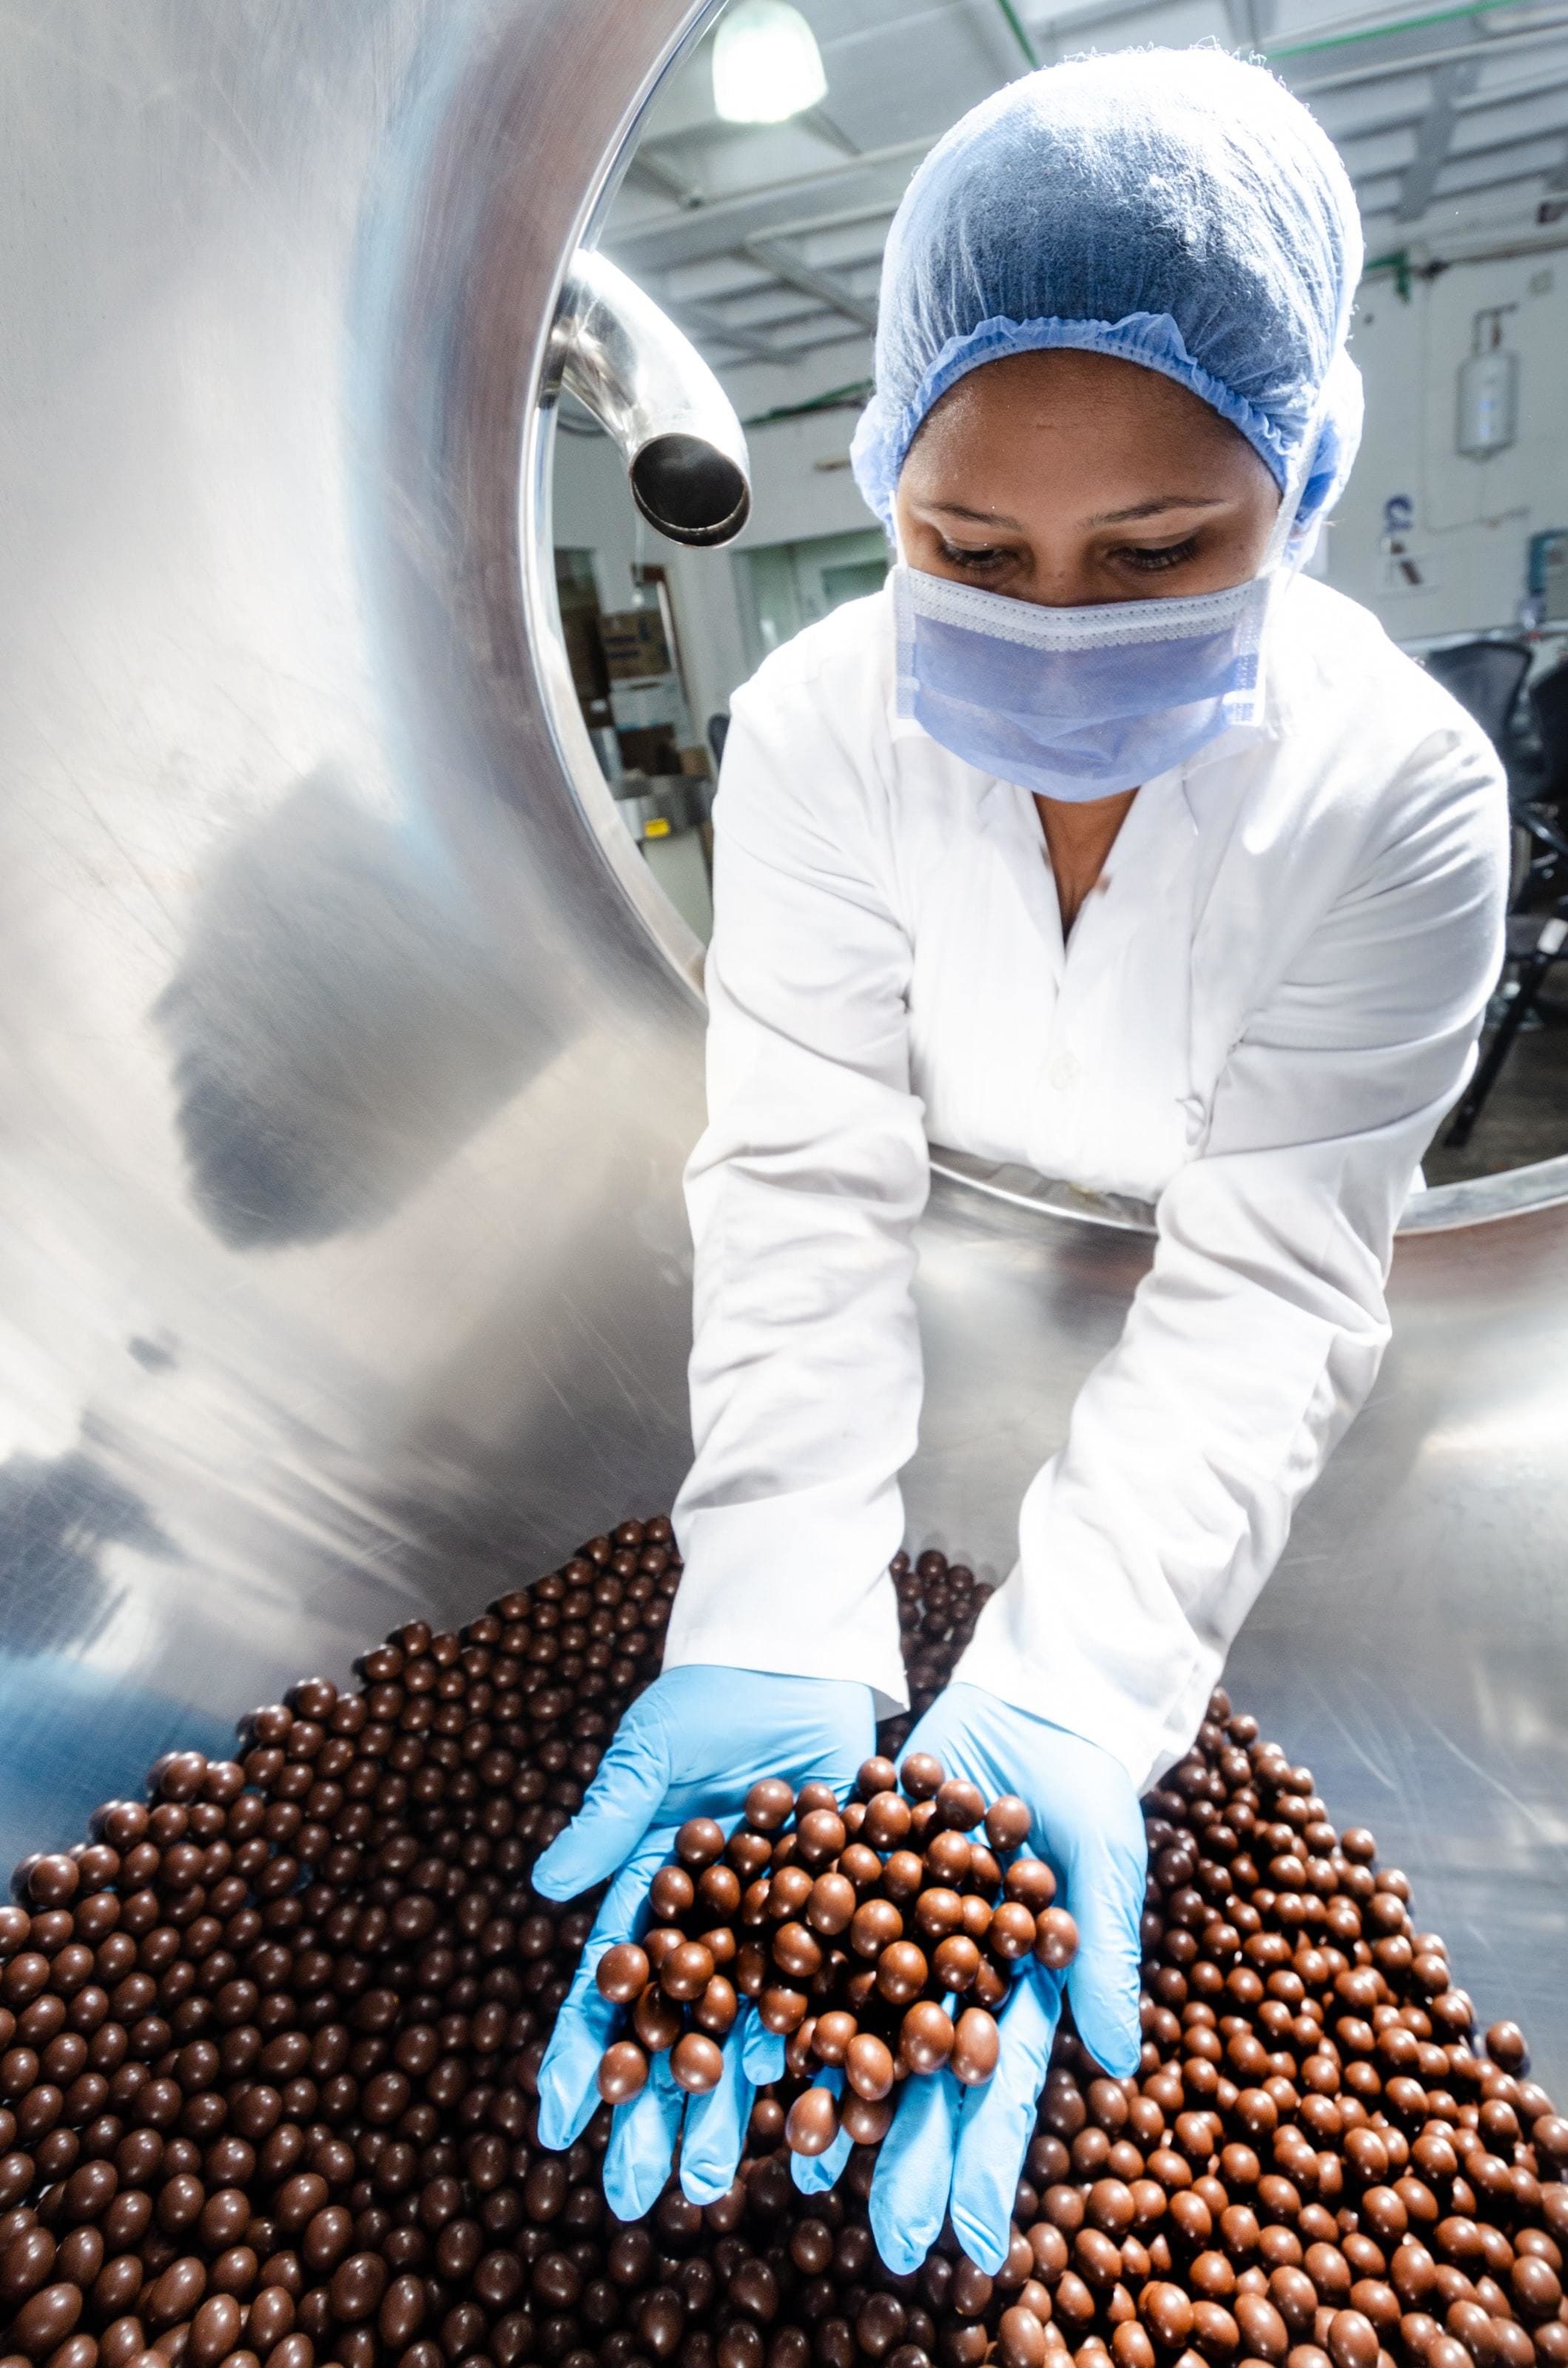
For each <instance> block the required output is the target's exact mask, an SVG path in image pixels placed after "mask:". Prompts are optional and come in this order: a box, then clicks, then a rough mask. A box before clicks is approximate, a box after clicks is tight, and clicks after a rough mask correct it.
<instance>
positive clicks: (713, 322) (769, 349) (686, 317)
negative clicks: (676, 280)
mask: <svg viewBox="0 0 1568 2368" xmlns="http://www.w3.org/2000/svg"><path fill="white" fill-rule="evenodd" d="M659 301H660V302H661V303H665V310H666V311H668V312H670V313H674V314H675V316H676V320H677V321H678V322H679V323H680V324H681V325H682V326H683V327H684V328H686V329H687V331H688V333H690V334H691V335H693V336H696V337H697V338H698V339H699V341H700V342H702V343H704V344H709V345H718V344H722V345H726V346H733V347H734V348H735V351H736V352H737V353H742V354H744V355H746V356H747V357H748V359H750V360H752V361H756V362H792V361H793V360H794V359H795V356H794V354H793V352H792V351H791V349H790V347H788V346H780V345H777V344H775V342H774V340H773V339H772V338H771V337H763V336H758V335H757V333H756V330H755V329H742V328H737V327H735V326H734V325H733V324H732V323H731V322H729V321H726V320H725V318H724V315H723V313H721V312H720V311H718V310H717V308H716V307H715V306H713V305H711V304H695V303H688V302H687V301H686V300H685V299H684V298H683V297H679V296H676V297H672V298H670V299H669V300H668V301H667V302H666V301H665V299H664V298H663V297H661V298H660V300H659Z"/></svg>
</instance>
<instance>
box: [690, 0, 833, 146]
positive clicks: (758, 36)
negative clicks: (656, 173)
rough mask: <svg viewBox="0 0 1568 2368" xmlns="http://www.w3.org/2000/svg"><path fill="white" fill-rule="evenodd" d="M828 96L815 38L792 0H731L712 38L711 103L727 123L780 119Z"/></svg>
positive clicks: (825, 78) (797, 113)
mask: <svg viewBox="0 0 1568 2368" xmlns="http://www.w3.org/2000/svg"><path fill="white" fill-rule="evenodd" d="M826 96H827V75H826V74H825V73H824V71H823V63H822V51H820V50H819V49H818V47H817V38H816V35H815V34H814V33H813V32H812V28H811V27H810V26H809V25H808V24H807V22H806V20H805V18H804V17H802V16H801V12H800V10H799V9H798V8H794V7H791V6H790V0H735V6H733V8H732V9H730V11H729V13H728V14H727V15H726V16H725V17H723V19H722V22H721V24H720V26H719V29H718V31H717V32H716V33H715V35H714V36H713V105H714V108H716V110H717V111H718V113H719V115H720V116H721V117H722V120H723V121H724V122H726V123H783V122H785V121H786V120H788V119H789V118H790V116H791V115H799V114H800V113H801V110H802V109H803V108H808V107H815V106H816V104H817V102H818V100H819V99H823V98H825V97H826Z"/></svg>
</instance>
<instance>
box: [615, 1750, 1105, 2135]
mask: <svg viewBox="0 0 1568 2368" xmlns="http://www.w3.org/2000/svg"><path fill="white" fill-rule="evenodd" d="M982 1828H983V1838H982V1839H971V1836H974V1835H975V1834H976V1833H977V1832H979V1831H980V1829H982ZM1028 1832H1029V1813H1028V1809H1027V1808H1026V1806H1025V1805H1024V1804H1023V1802H1022V1801H1020V1800H1019V1799H1017V1796H1016V1795H1015V1794H1012V1793H1006V1794H1004V1795H1003V1797H1002V1798H1001V1799H1000V1800H996V1801H993V1802H992V1803H991V1804H990V1806H989V1807H987V1806H986V1804H985V1802H984V1800H983V1797H982V1795H981V1793H980V1792H979V1790H978V1789H977V1787H976V1786H974V1785H973V1784H971V1783H967V1782H964V1781H963V1780H962V1779H961V1778H960V1777H949V1775H948V1774H947V1772H946V1770H944V1769H943V1768H942V1767H941V1766H940V1765H939V1764H938V1762H937V1760H935V1759H933V1758H932V1757H931V1755H930V1754H929V1753H928V1752H920V1751H914V1752H911V1753H910V1754H909V1755H908V1757H907V1758H906V1759H905V1760H904V1763H903V1770H902V1772H901V1771H900V1770H896V1769H895V1768H894V1766H893V1764H892V1760H891V1759H881V1758H877V1759H868V1760H867V1761H866V1763H865V1765H864V1766H863V1767H862V1769H861V1770H860V1772H859V1777H858V1782H857V1785H856V1789H855V1796H854V1798H853V1799H851V1800H848V1801H846V1802H844V1803H843V1804H840V1803H839V1801H838V1800H837V1798H836V1797H835V1793H834V1792H833V1790H832V1788H831V1786H829V1785H827V1784H818V1783H808V1784H803V1785H802V1786H801V1790H800V1792H799V1793H798V1794H797V1793H795V1792H794V1791H793V1790H792V1789H791V1787H790V1785H789V1784H788V1783H786V1782H784V1780H783V1778H782V1777H778V1776H767V1777H764V1778H763V1779H762V1781H761V1782H759V1783H756V1784H754V1785H753V1787H752V1789H751V1791H750V1792H749V1793H747V1795H746V1799H745V1804H744V1815H743V1816H742V1820H741V1823H740V1824H739V1825H738V1826H737V1827H736V1828H735V1830H734V1831H733V1833H732V1834H731V1835H730V1836H729V1837H728V1839H726V1838H725V1836H724V1834H723V1833H722V1830H721V1829H720V1827H718V1826H717V1825H716V1824H715V1823H714V1821H713V1819H712V1818H711V1817H692V1818H689V1819H688V1820H687V1823H686V1824H685V1825H684V1826H682V1827H681V1828H680V1830H679V1832H678V1833H677V1834H676V1855H675V1858H674V1859H673V1861H671V1862H670V1864H669V1865H667V1866H664V1867H661V1868H660V1869H659V1871H658V1873H656V1874H655V1875H654V1877H653V1883H652V1884H651V1885H650V1888H649V1895H648V1911H649V1918H650V1921H649V1924H648V1928H647V1930H645V1932H644V1933H643V1935H642V1941H641V1944H639V1943H638V1942H636V1941H623V1942H621V1943H620V1944H619V1946H618V1947H616V1948H613V1949H610V1950H608V1951H607V1952H606V1953H605V1955H604V1956H603V1957H602V1958H601V1959H600V1960H599V1964H598V1965H597V1969H596V1978H597V1982H598V1986H599V1988H600V1990H601V1992H602V1993H603V1995H604V1996H605V1997H606V1998H608V1999H610V2000H611V2001H612V2003H614V2004H616V2005H619V2006H625V2007H628V2008H630V2009H631V2023H632V2028H633V2029H634V2031H635V2032H636V2037H635V2038H634V2039H619V2040H617V2041H616V2042H614V2044H612V2045H611V2046H610V2047H609V2048H608V2049H607V2051H606V2054H605V2057H604V2061H603V2063H602V2064H601V2066H600V2067H599V2093H600V2095H601V2096H602V2097H604V2098H606V2099H607V2100H608V2101H609V2102H610V2103H611V2104H619V2103H620V2102H621V2101H622V2100H623V2099H625V2098H627V2097H632V2096H635V2095H636V2093H637V2091H638V2090H639V2089H641V2088H642V2086H643V2084H644V2082H645V2081H646V2079H647V2078H648V2059H649V2056H650V2055H655V2054H659V2053H661V2052H662V2051H663V2050H664V2049H665V2048H669V2049H671V2050H672V2054H671V2058H670V2071H671V2076H672V2078H674V2080H675V2081H676V2085H677V2087H679V2088H682V2089H687V2090H689V2091H692V2092H694V2093H696V2094H699V2095H700V2094H701V2093H702V2092H703V2091H704V2090H706V2089H711V2088H713V2087H715V2086H716V2084H717V2082H718V2079H719V2076H720V2071H721V2068H722V2057H721V2055H720V2050H719V2042H720V2040H722V2037H723V2036H724V2034H725V2032H727V2031H728V2030H729V2029H730V2027H731V2025H732V2024H733V2021H734V2020H735V2016H736V2013H737V2011H738V2008H739V2001H740V1999H741V1998H753V1999H755V2000H756V2009H757V2013H758V2016H759V2018H760V2020H761V2021H762V2023H763V2025H764V2026H765V2028H766V2029H767V2030H768V2031H771V2032H778V2033H779V2034H781V2035H783V2036H784V2037H786V2038H787V2039H788V2041H789V2046H788V2049H787V2051H786V2064H787V2067H788V2069H789V2071H790V2073H791V2074H792V2075H794V2076H795V2077H796V2078H801V2077H804V2076H805V2075H807V2074H808V2073H810V2072H812V2069H813V2067H814V2066H819V2065H825V2066H832V2067H834V2068H835V2069H839V2070H842V2072H843V2075H844V2096H843V2102H842V2106H841V2105H840V2101H839V2097H838V2095H837V2093H836V2092H835V2089H833V2088H831V2087H829V2086H826V2085H823V2084H821V2083H817V2084H814V2085H812V2087H809V2088H807V2089H805V2090H804V2091H803V2092H802V2093H801V2095H800V2096H799V2097H797V2098H796V2100H795V2101H794V2102H793V2104H791V2106H790V2111H789V2114H788V2116H787V2118H786V2120H785V2123H784V2143H785V2145H786V2146H788V2147H789V2148H790V2151H791V2152H792V2153H794V2154H804V2155H817V2154H824V2153H825V2152H826V2150H827V2148H828V2147H829V2146H831V2145H832V2144H833V2142H834V2140H835V2138H836V2137H837V2135H838V2134H839V2130H840V2128H841V2127H842V2128H845V2129H846V2130H847V2131H848V2132H849V2135H850V2136H851V2138H852V2139H853V2140H854V2141H855V2143H856V2144H857V2145H859V2146H880V2145H881V2141H882V2139H883V2138H884V2137H885V2136H886V2135H887V2132H888V2128H889V2125H890V2124H891V2123H892V2102H891V2098H892V2089H893V2086H894V2083H895V2081H898V2080H901V2079H903V2078H907V2077H908V2076H909V2075H910V2074H911V2073H914V2074H917V2075H918V2074H929V2073H933V2072H939V2071H941V2070H942V2069H943V2068H944V2066H945V2067H946V2068H948V2069H949V2070H950V2071H951V2072H952V2074H953V2076H954V2078H956V2079H957V2080H959V2081H960V2083H961V2084H962V2085H963V2086H964V2087H965V2088H978V2087H980V2086H981V2084H982V2083H983V2082H984V2081H986V2080H989V2079H990V2078H991V2075H992V2073H993V2072H994V2070H995V2068H996V2058H997V2052H998V2047H999V2036H998V2032H997V2027H996V2020H995V2009H997V2008H998V2007H999V2006H1000V2005H1001V2004H1002V2002H1003V2000H1004V1999H1005V1998H1006V1995H1007V1990H1008V1986H1009V1982H1010V1980H1011V1977H1012V1968H1013V1967H1014V1965H1015V1964H1016V1963H1017V1960H1018V1959H1019V1958H1021V1957H1025V1956H1028V1955H1030V1954H1033V1955H1034V1956H1036V1957H1038V1958H1039V1959H1040V1962H1041V1964H1046V1965H1049V1966H1050V1967H1051V1969H1052V1971H1054V1972H1058V1973H1060V1972H1062V1970H1063V1969H1064V1968H1065V1967H1066V1966H1067V1965H1069V1964H1071V1963H1072V1960H1073V1958H1074V1954H1075V1953H1076V1951H1077V1946H1078V1930H1077V1926H1076V1925H1075V1924H1074V1920H1073V1918H1072V1917H1071V1916H1070V1915H1069V1914H1068V1913H1067V1910H1066V1909H1065V1908H1064V1907H1053V1906H1052V1904H1051V1903H1052V1901H1053V1900H1054V1898H1055V1896H1056V1877H1055V1875H1054V1874H1053V1873H1051V1868H1050V1867H1049V1866H1047V1865H1046V1863H1045V1861H1043V1860H1042V1859H1039V1858H1035V1857H1033V1856H1032V1855H1030V1854H1028V1853H1027V1852H1024V1851H1022V1850H1020V1845H1021V1844H1022V1843H1024V1842H1026V1841H1027V1840H1028ZM1004 1852H1006V1853H1009V1854H1012V1855H1010V1857H1009V1863H1008V1865H1007V1867H1006V1872H1004V1869H1003V1866H1002V1862H1001V1857H1000V1856H999V1853H1004ZM948 1998H951V1999H953V2000H954V2001H955V2002H956V2006H957V2011H956V2012H954V2013H952V2014H949V2012H948V2011H947V2009H946V2008H945V2006H944V2004H943V2001H944V2000H945V1999H948ZM683 2008H685V2009H687V2010H688V2011H689V2016H690V2027H689V2028H688V2027H687V2023H686V2019H685V2016H684V2015H683V2012H682V2009H683Z"/></svg>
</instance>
